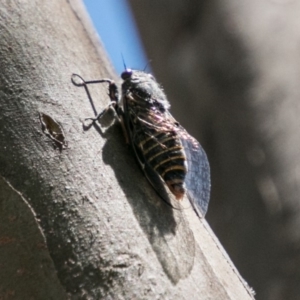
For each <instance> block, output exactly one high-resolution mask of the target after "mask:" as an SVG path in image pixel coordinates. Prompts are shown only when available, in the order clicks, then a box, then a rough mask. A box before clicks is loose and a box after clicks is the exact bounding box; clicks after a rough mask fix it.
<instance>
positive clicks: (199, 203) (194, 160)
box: [180, 129, 210, 217]
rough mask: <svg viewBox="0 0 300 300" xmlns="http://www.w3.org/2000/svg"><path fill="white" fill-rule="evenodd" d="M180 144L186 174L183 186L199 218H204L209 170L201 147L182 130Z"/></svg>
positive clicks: (208, 191)
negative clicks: (184, 158)
mask: <svg viewBox="0 0 300 300" xmlns="http://www.w3.org/2000/svg"><path fill="white" fill-rule="evenodd" d="M181 132H182V134H180V136H181V138H180V139H181V143H182V145H183V147H184V151H185V155H186V160H187V166H188V172H187V174H186V177H185V186H186V191H187V196H188V199H189V200H190V202H191V204H192V206H193V208H194V209H195V210H196V212H197V213H198V214H199V211H200V216H203V217H204V216H205V214H206V212H207V209H208V203H209V199H210V168H209V163H208V159H207V156H206V153H205V152H204V150H203V148H202V147H201V145H200V144H199V143H198V142H197V140H195V139H194V138H193V137H191V136H190V135H189V134H188V133H187V132H186V131H185V130H184V129H183V130H182V131H181Z"/></svg>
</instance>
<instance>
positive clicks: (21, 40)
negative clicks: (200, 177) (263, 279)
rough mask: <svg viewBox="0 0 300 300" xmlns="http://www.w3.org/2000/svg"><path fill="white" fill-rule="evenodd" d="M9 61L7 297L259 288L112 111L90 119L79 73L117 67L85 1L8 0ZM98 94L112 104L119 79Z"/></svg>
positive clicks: (2, 231) (2, 285)
mask: <svg viewBox="0 0 300 300" xmlns="http://www.w3.org/2000/svg"><path fill="white" fill-rule="evenodd" d="M0 65H1V73H0V141H1V142H0V175H1V177H0V299H33V298H34V299H66V298H70V299H102V298H104V299H199V297H200V298H201V299H252V295H251V292H250V291H249V289H248V288H247V286H246V285H245V283H244V282H243V281H242V279H241V278H240V276H239V274H238V272H237V271H236V270H235V268H234V267H233V265H232V264H231V263H230V261H229V260H228V259H227V256H226V253H225V252H224V250H223V249H222V247H221V246H220V245H219V243H218V241H217V240H216V239H215V237H214V235H213V234H212V233H211V231H210V229H209V227H208V226H207V224H206V222H205V220H199V219H198V218H197V217H196V215H195V214H194V212H193V211H192V210H191V209H184V210H173V209H171V208H170V207H169V206H167V205H165V204H164V203H163V202H162V201H161V200H160V199H159V198H158V197H157V196H156V194H155V192H154V191H153V189H152V188H151V187H150V185H149V184H148V182H147V181H146V179H145V178H144V176H143V175H142V173H141V171H140V170H139V167H138V165H137V164H136V162H135V160H134V157H133V155H132V153H131V150H130V149H129V148H127V147H126V145H125V144H124V138H123V136H122V131H121V128H120V126H112V125H113V124H112V119H113V118H112V116H108V117H107V118H106V119H105V120H104V121H103V122H102V124H101V127H100V126H97V125H95V126H93V127H91V128H90V129H89V130H86V131H85V130H83V126H82V121H83V119H84V118H86V117H90V116H93V114H94V113H95V112H93V109H92V107H91V104H90V103H89V102H88V100H87V96H86V94H85V91H84V89H82V88H78V87H75V86H74V85H72V83H71V80H70V79H71V74H72V73H78V74H80V75H82V76H83V77H84V78H86V79H95V78H103V77H110V78H115V75H114V73H113V71H112V68H111V66H110V64H109V62H108V61H107V58H106V55H105V53H104V51H103V49H102V47H101V45H100V44H99V41H98V39H97V36H96V35H95V34H94V32H93V30H92V29H91V27H90V25H89V22H88V20H87V19H86V16H85V13H84V11H83V10H82V7H81V2H78V1H69V2H68V1H59V0H52V1H34V0H27V1H8V0H7V1H2V2H1V4H0ZM92 95H93V97H94V99H95V100H96V101H95V102H96V103H95V105H96V107H97V108H98V110H100V109H102V108H103V107H105V106H106V105H107V104H108V101H109V99H108V96H107V86H96V87H94V88H93V90H92ZM40 112H42V113H44V114H47V115H49V116H51V118H52V119H54V120H56V122H58V123H59V124H60V125H61V126H62V127H63V129H64V133H65V137H66V140H67V142H68V147H67V148H66V149H59V148H57V147H55V145H54V142H53V141H52V140H51V139H49V138H48V137H47V136H46V135H45V134H44V133H43V131H42V125H41V123H40V120H39V113H40ZM183 205H187V203H185V202H184V203H183ZM7 276H9V277H7Z"/></svg>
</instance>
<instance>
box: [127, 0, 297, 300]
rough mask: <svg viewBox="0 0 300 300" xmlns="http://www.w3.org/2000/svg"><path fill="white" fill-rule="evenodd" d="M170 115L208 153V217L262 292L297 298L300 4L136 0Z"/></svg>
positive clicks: (268, 299)
mask: <svg viewBox="0 0 300 300" xmlns="http://www.w3.org/2000/svg"><path fill="white" fill-rule="evenodd" d="M130 3H131V4H132V7H133V11H134V13H135V16H136V20H137V24H138V27H139V28H140V33H141V37H142V39H143V41H144V45H145V48H146V50H147V53H148V57H149V59H151V61H152V66H153V69H154V72H155V75H156V77H157V80H158V81H159V82H162V83H163V85H164V89H165V91H166V94H167V95H168V98H169V100H170V101H171V103H172V113H173V115H174V116H175V117H176V119H177V120H178V121H179V122H181V124H182V125H184V127H185V128H187V129H188V131H189V132H190V133H192V134H193V135H194V136H196V137H197V138H198V140H200V141H201V143H202V145H203V146H204V149H205V150H206V151H207V154H208V158H209V160H210V163H211V170H212V197H211V198H212V199H211V203H210V207H209V210H208V214H207V220H208V222H209V224H210V225H211V226H212V228H213V230H214V231H215V232H216V235H217V236H218V237H219V238H220V240H221V241H222V244H223V245H224V247H225V249H226V250H227V251H228V253H229V255H230V257H232V259H233V261H234V263H235V264H236V266H237V267H238V269H239V271H240V272H241V274H242V275H243V276H244V277H245V279H246V280H247V281H248V282H249V284H250V285H251V286H253V288H254V290H255V291H256V292H257V299H262V300H281V299H285V300H287V299H290V300H292V299H299V297H300V296H299V295H300V285H299V282H300V272H299V242H300V234H299V233H300V231H299V223H300V201H299V199H300V196H299V195H300V191H299V187H300V176H299V170H300V166H299V163H300V151H299V148H300V135H299V129H300V121H299V120H300V119H299V114H300V106H299V98H300V88H299V77H300V71H299V70H300V66H299V42H300V22H299V9H300V2H299V1H292V0H286V1H284V0H269V1H260V0H257V1H248V0H237V1H234V0H225V1H223V0H222V1H220V0H207V1H204V0H203V1H199V0H189V1H179V0H174V1H173V0H159V1H157V0H151V1H150V0H148V1H147V0H130Z"/></svg>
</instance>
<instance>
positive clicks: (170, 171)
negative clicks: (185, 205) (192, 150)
mask: <svg viewBox="0 0 300 300" xmlns="http://www.w3.org/2000/svg"><path fill="white" fill-rule="evenodd" d="M151 131H152V132H149V131H148V132H147V134H145V132H141V131H140V132H138V134H137V139H138V141H137V145H138V148H139V149H140V150H141V151H142V153H143V155H144V157H145V160H146V161H147V162H148V164H149V165H150V166H151V167H152V168H153V169H154V170H155V171H156V172H157V173H158V174H159V175H160V176H161V177H162V178H163V180H164V181H165V182H166V184H167V185H168V187H169V189H170V191H171V192H172V193H173V194H174V195H175V197H176V199H181V198H182V197H183V196H184V193H185V188H184V178H185V174H186V172H187V166H186V159H185V153H184V150H183V147H182V144H181V142H180V139H179V138H178V136H177V134H176V133H175V132H172V131H169V132H159V131H154V130H151Z"/></svg>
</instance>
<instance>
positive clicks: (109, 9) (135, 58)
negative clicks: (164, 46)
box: [84, 0, 149, 74]
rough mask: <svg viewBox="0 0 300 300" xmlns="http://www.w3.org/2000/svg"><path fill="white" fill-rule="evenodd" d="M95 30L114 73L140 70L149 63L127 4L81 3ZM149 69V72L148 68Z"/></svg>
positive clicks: (116, 0)
mask: <svg viewBox="0 0 300 300" xmlns="http://www.w3.org/2000/svg"><path fill="white" fill-rule="evenodd" d="M84 4H85V6H86V8H87V11H88V13H89V14H90V17H91V19H92V21H93V23H94V26H95V28H96V30H97V32H98V34H99V36H100V38H101V40H102V42H103V44H104V46H105V49H106V51H107V53H108V54H109V56H110V58H111V61H112V63H113V65H114V66H115V69H116V71H117V72H118V73H119V74H120V73H122V71H123V70H124V65H123V60H122V56H123V57H124V61H125V63H126V66H127V67H128V68H132V69H139V70H143V69H144V68H145V67H146V65H147V63H148V60H147V58H146V55H145V53H144V50H143V46H142V44H141V41H140V38H139V36H138V32H137V29H136V26H135V22H134V19H133V16H132V13H131V11H130V8H129V6H128V5H127V1H126V0H84ZM148 69H149V68H148Z"/></svg>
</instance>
